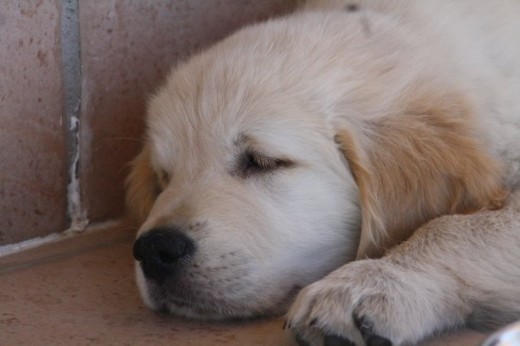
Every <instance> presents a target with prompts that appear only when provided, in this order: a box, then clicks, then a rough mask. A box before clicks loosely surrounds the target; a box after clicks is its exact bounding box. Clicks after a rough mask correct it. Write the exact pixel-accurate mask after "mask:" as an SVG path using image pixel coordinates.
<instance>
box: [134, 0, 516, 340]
mask: <svg viewBox="0 0 520 346" xmlns="http://www.w3.org/2000/svg"><path fill="white" fill-rule="evenodd" d="M519 18H520V2H518V1H516V0H509V1H508V0H494V1H483V0H457V1H452V0H438V1H429V0H418V1H411V0H388V1H381V0H364V1H363V0H351V1H347V0H337V1H333V0H331V1H317V2H309V3H307V4H304V5H302V8H301V9H299V10H297V11H296V12H295V13H293V14H291V15H289V16H287V17H285V18H280V19H273V20H270V21H267V22H265V23H262V24H257V25H253V26H249V27H246V28H244V29H242V30H241V31H239V32H237V33H235V34H234V35H232V36H231V37H229V38H227V39H225V40H223V41H222V42H220V43H218V44H217V45H215V46H214V47H212V48H210V49H208V50H206V51H204V52H202V53H200V54H198V55H196V56H194V57H193V58H191V59H190V60H189V61H187V62H184V63H181V64H179V65H178V66H176V68H175V69H174V70H173V72H172V73H171V75H170V76H169V77H168V80H167V81H166V83H165V85H164V86H163V87H162V88H161V89H160V90H159V91H158V92H157V93H156V94H155V95H154V96H153V98H152V99H151V101H150V104H149V109H148V116H147V129H146V143H145V145H144V148H143V150H142V152H141V153H140V154H139V156H138V157H137V158H136V159H135V161H134V162H133V165H132V172H131V174H130V176H129V178H128V181H127V183H128V194H127V202H128V205H129V208H130V209H131V211H132V212H133V214H134V215H135V216H136V218H137V219H138V221H139V222H140V223H141V226H140V229H139V232H138V238H137V240H136V242H135V245H134V256H135V259H136V275H137V281H138V285H139V288H140V291H141V294H142V297H143V299H144V301H145V303H146V304H147V305H148V306H149V307H150V308H152V309H162V310H166V311H169V312H172V313H175V314H180V315H184V316H187V317H191V318H202V319H222V318H242V317H252V316H263V315H273V314H283V313H286V312H287V311H289V312H288V315H287V318H288V319H287V321H288V322H287V328H289V329H290V330H292V331H293V332H294V334H295V335H296V337H297V338H298V340H300V341H301V343H303V344H312V345H321V344H331V343H334V342H336V343H340V344H345V345H352V344H356V345H363V344H368V345H376V344H377V345H390V344H402V343H413V342H417V341H418V340H421V339H422V338H425V337H427V336H428V335H431V334H432V333H434V332H436V331H440V330H443V329H447V328H454V327H457V326H461V325H463V324H465V323H473V324H475V325H483V324H488V325H489V324H502V323H505V322H507V321H511V320H514V319H517V318H520V195H519V193H518V192H516V191H518V190H519V185H520V44H519V38H520V20H519ZM508 196H510V197H508ZM455 214H457V215H455ZM432 220H433V221H432ZM302 288H303V289H302ZM298 292H299V293H298ZM295 297H296V299H295ZM294 299H295V300H294ZM291 303H292V306H291ZM290 306H291V307H290ZM289 307H290V309H289ZM288 309H289V310H288Z"/></svg>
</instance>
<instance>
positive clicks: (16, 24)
mask: <svg viewBox="0 0 520 346" xmlns="http://www.w3.org/2000/svg"><path fill="white" fill-rule="evenodd" d="M59 15H60V1H59V0H38V1H28V0H26V1H14V0H12V1H9V0H7V1H1V2H0V81H1V82H0V244H8V243H14V242H18V241H21V240H25V239H28V238H32V237H36V236H43V235H46V234H49V233H53V232H59V231H62V230H64V229H65V228H66V218H65V215H66V185H67V181H66V180H67V178H66V176H67V174H66V163H65V155H66V150H65V136H64V131H63V129H62V125H61V114H62V107H63V99H62V86H61V72H60V71H61V68H60V45H59V37H60V34H59V33H60V32H59Z"/></svg>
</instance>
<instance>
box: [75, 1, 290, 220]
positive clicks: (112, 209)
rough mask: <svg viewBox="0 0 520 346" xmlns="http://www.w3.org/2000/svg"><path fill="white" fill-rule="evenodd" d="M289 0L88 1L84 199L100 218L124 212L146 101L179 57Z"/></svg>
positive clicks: (84, 14)
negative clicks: (130, 163) (127, 181)
mask: <svg viewBox="0 0 520 346" xmlns="http://www.w3.org/2000/svg"><path fill="white" fill-rule="evenodd" d="M292 4H293V1H288V0H263V1H257V0H250V1H246V0H211V1H208V0H184V1H183V0H176V1H144V0H143V1H126V0H110V1H108V0H107V1H81V2H80V10H79V12H80V23H81V50H82V62H83V77H84V81H83V100H82V133H81V136H82V137H81V146H82V159H81V180H82V185H83V189H82V198H83V200H84V204H85V206H86V208H87V211H88V217H89V219H90V220H91V221H92V220H103V219H107V218H113V217H117V216H119V215H120V214H121V213H122V211H123V208H124V204H123V200H124V198H123V196H124V191H123V181H124V177H125V175H126V174H127V170H126V168H125V163H126V162H128V161H129V160H130V159H131V158H132V157H133V156H134V155H135V153H136V151H137V150H138V148H139V145H140V142H139V138H140V136H141V135H142V133H143V123H142V120H143V115H144V112H145V103H146V98H147V97H148V95H150V93H151V92H152V91H153V90H154V89H155V88H156V87H157V86H158V84H159V83H160V82H161V81H162V80H163V79H164V75H165V73H166V72H167V71H168V70H169V68H170V67H171V66H172V65H173V64H174V63H175V62H176V61H177V60H178V59H179V58H183V57H186V56H189V55H190V53H192V52H193V51H196V50H198V49H201V48H203V47H205V46H207V45H208V44H210V43H212V42H215V41H216V40H218V39H220V38H222V37H224V36H225V35H227V34H229V33H230V32H231V31H233V30H235V29H236V28H238V27H240V26H242V25H244V24H246V23H250V22H253V21H255V20H258V19H262V18H266V17H269V16H272V15H273V14H276V13H281V12H283V11H286V10H288V9H289V8H290V7H291V6H292Z"/></svg>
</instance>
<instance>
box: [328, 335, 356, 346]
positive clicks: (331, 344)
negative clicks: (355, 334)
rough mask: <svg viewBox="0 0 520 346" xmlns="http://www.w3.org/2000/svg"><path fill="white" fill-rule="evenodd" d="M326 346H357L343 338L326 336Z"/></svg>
mask: <svg viewBox="0 0 520 346" xmlns="http://www.w3.org/2000/svg"><path fill="white" fill-rule="evenodd" d="M324 345H325V346H356V345H355V344H354V343H353V342H352V341H350V340H349V339H346V338H344V337H342V336H337V335H329V336H325V342H324Z"/></svg>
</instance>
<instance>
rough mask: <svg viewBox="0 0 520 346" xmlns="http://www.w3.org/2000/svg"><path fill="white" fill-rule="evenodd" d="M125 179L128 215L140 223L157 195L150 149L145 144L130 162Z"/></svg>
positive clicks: (144, 218)
mask: <svg viewBox="0 0 520 346" xmlns="http://www.w3.org/2000/svg"><path fill="white" fill-rule="evenodd" d="M130 166H131V170H130V174H129V175H128V177H127V179H126V206H127V209H128V212H129V214H130V217H131V218H132V220H133V221H134V222H136V223H137V224H139V225H141V224H142V223H143V222H144V221H145V220H146V218H147V216H148V213H149V212H150V210H151V208H152V206H153V203H154V201H155V198H156V196H157V177H156V175H155V172H154V171H153V169H152V165H151V162H150V151H149V149H148V147H147V146H145V147H144V148H143V149H142V150H141V152H140V153H139V155H137V157H136V158H135V159H134V160H133V161H132V162H131V163H130Z"/></svg>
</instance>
